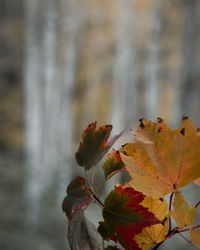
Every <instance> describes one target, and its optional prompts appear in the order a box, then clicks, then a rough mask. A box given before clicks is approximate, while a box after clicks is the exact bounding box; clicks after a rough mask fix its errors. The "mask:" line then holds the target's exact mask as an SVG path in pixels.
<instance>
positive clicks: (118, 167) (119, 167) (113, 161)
mask: <svg viewBox="0 0 200 250" xmlns="http://www.w3.org/2000/svg"><path fill="white" fill-rule="evenodd" d="M103 170H104V174H105V178H106V179H109V178H111V177H112V176H113V175H114V174H116V173H118V172H122V171H126V168H125V166H124V163H123V162H122V160H121V157H120V155H119V152H118V151H116V150H114V149H113V150H112V151H111V153H110V154H109V155H108V156H107V158H106V159H105V161H104V163H103Z"/></svg>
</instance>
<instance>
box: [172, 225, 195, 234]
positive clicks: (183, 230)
mask: <svg viewBox="0 0 200 250" xmlns="http://www.w3.org/2000/svg"><path fill="white" fill-rule="evenodd" d="M198 227H200V225H197V226H194V227H191V229H195V228H198ZM189 230H190V228H185V229H178V230H177V231H178V233H182V232H186V231H189Z"/></svg>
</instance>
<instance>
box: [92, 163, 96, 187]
mask: <svg viewBox="0 0 200 250" xmlns="http://www.w3.org/2000/svg"><path fill="white" fill-rule="evenodd" d="M95 169H96V168H95V166H93V167H92V179H91V185H92V187H94V177H95Z"/></svg>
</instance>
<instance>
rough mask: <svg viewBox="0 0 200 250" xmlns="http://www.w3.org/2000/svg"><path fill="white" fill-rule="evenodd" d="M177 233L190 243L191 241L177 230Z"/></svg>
mask: <svg viewBox="0 0 200 250" xmlns="http://www.w3.org/2000/svg"><path fill="white" fill-rule="evenodd" d="M178 234H179V235H180V236H181V237H182V238H183V239H184V240H186V241H187V242H189V243H191V241H190V240H188V239H187V238H186V237H185V236H184V235H183V234H182V233H180V232H178Z"/></svg>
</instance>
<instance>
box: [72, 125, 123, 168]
mask: <svg viewBox="0 0 200 250" xmlns="http://www.w3.org/2000/svg"><path fill="white" fill-rule="evenodd" d="M111 130H112V125H105V126H102V127H99V128H98V129H96V122H93V123H91V124H89V126H88V127H87V128H86V129H85V131H84V132H83V134H82V142H81V143H80V145H79V148H78V151H77V153H76V155H75V156H76V161H77V163H78V164H79V165H80V166H83V167H85V169H86V170H88V169H90V168H91V167H92V166H94V165H96V163H97V162H98V161H99V160H100V159H101V158H102V157H103V156H104V155H105V154H106V153H107V151H108V150H109V149H110V147H111V146H112V145H113V144H114V143H115V141H116V140H117V139H118V138H119V137H120V136H121V134H122V133H120V134H119V135H116V136H115V137H114V138H112V139H110V140H109V141H108V138H109V136H110V133H111Z"/></svg>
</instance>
